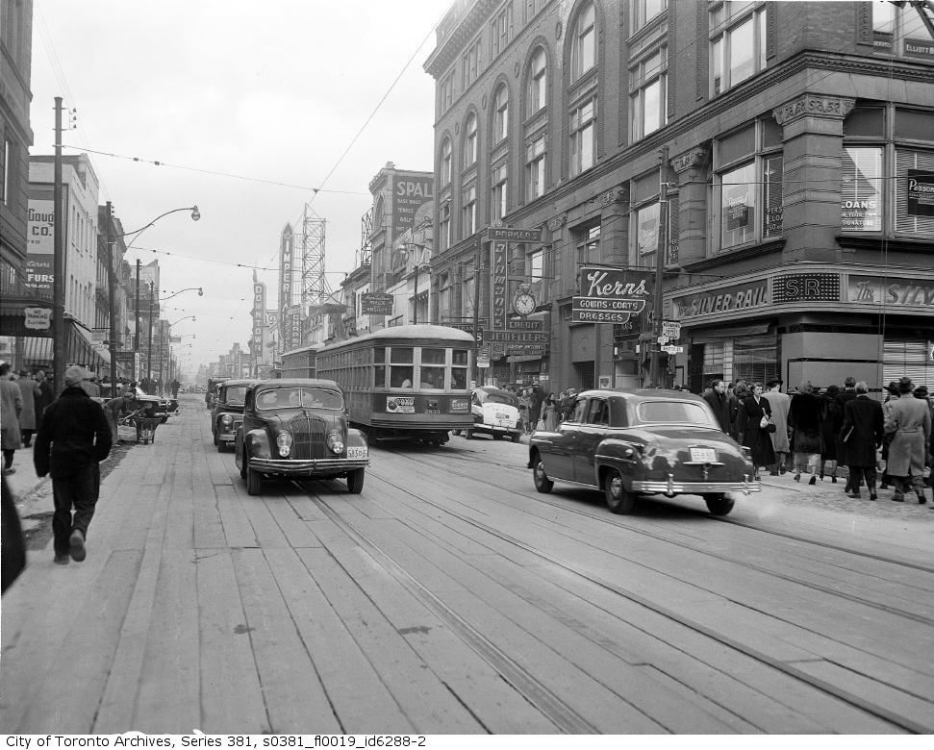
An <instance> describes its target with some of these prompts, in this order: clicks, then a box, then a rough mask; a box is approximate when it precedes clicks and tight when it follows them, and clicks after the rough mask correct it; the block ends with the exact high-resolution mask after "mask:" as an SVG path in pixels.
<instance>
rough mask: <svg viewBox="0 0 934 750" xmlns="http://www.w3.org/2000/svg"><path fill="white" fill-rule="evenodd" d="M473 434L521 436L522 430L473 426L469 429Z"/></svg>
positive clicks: (486, 425) (495, 426)
mask: <svg viewBox="0 0 934 750" xmlns="http://www.w3.org/2000/svg"><path fill="white" fill-rule="evenodd" d="M470 429H471V430H473V431H474V432H488V433H490V434H491V435H497V434H498V435H521V434H522V430H520V429H519V428H518V427H500V426H499V425H490V424H476V423H475V424H474V425H473V427H471V428H470Z"/></svg>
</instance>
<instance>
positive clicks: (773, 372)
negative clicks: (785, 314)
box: [733, 334, 779, 385]
mask: <svg viewBox="0 0 934 750" xmlns="http://www.w3.org/2000/svg"><path fill="white" fill-rule="evenodd" d="M778 370H779V362H778V341H777V338H776V336H775V335H774V334H768V335H764V336H749V337H744V338H742V339H734V341H733V380H734V381H736V380H745V381H746V382H747V383H762V384H763V385H765V383H767V382H768V381H769V380H772V379H773V378H777V377H779V372H778Z"/></svg>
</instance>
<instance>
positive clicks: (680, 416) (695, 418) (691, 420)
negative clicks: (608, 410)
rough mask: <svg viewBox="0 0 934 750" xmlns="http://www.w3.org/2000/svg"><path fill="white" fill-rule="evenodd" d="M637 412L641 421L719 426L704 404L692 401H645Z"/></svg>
mask: <svg viewBox="0 0 934 750" xmlns="http://www.w3.org/2000/svg"><path fill="white" fill-rule="evenodd" d="M636 413H637V415H638V417H639V421H640V422H651V423H653V424H659V423H660V424H684V423H688V424H696V425H699V426H701V427H717V425H716V424H715V423H714V421H713V420H712V419H711V417H710V414H708V412H707V411H706V410H705V409H704V407H703V406H701V405H700V404H695V403H691V402H690V401H644V402H642V403H641V404H639V406H638V407H637V411H636Z"/></svg>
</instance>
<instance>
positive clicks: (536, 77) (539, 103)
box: [526, 47, 548, 116]
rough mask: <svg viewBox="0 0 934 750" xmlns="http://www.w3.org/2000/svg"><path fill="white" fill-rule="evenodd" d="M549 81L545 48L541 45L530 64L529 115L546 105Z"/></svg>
mask: <svg viewBox="0 0 934 750" xmlns="http://www.w3.org/2000/svg"><path fill="white" fill-rule="evenodd" d="M547 83H548V77H547V67H546V61H545V50H544V49H542V48H541V47H539V48H538V49H537V50H536V51H535V54H534V55H533V56H532V62H531V64H530V65H529V81H528V112H527V113H526V114H527V115H528V116H532V115H534V114H535V113H536V112H538V111H539V110H540V109H541V108H542V107H544V106H545V93H546V91H545V90H546V84H547Z"/></svg>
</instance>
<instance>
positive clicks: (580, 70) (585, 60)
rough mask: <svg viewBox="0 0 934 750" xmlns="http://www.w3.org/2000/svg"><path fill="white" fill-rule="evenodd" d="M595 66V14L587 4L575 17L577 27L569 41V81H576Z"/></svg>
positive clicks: (592, 7)
mask: <svg viewBox="0 0 934 750" xmlns="http://www.w3.org/2000/svg"><path fill="white" fill-rule="evenodd" d="M596 64H597V30H596V12H595V11H594V5H593V3H592V2H589V3H587V4H586V5H585V6H584V7H583V8H582V9H581V12H580V14H579V15H578V16H577V26H576V28H575V30H574V36H573V37H572V41H571V79H572V80H575V81H576V80H577V79H578V78H580V77H581V76H582V75H584V73H586V72H587V71H588V70H591V69H592V68H593V67H594V66H595V65H596Z"/></svg>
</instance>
